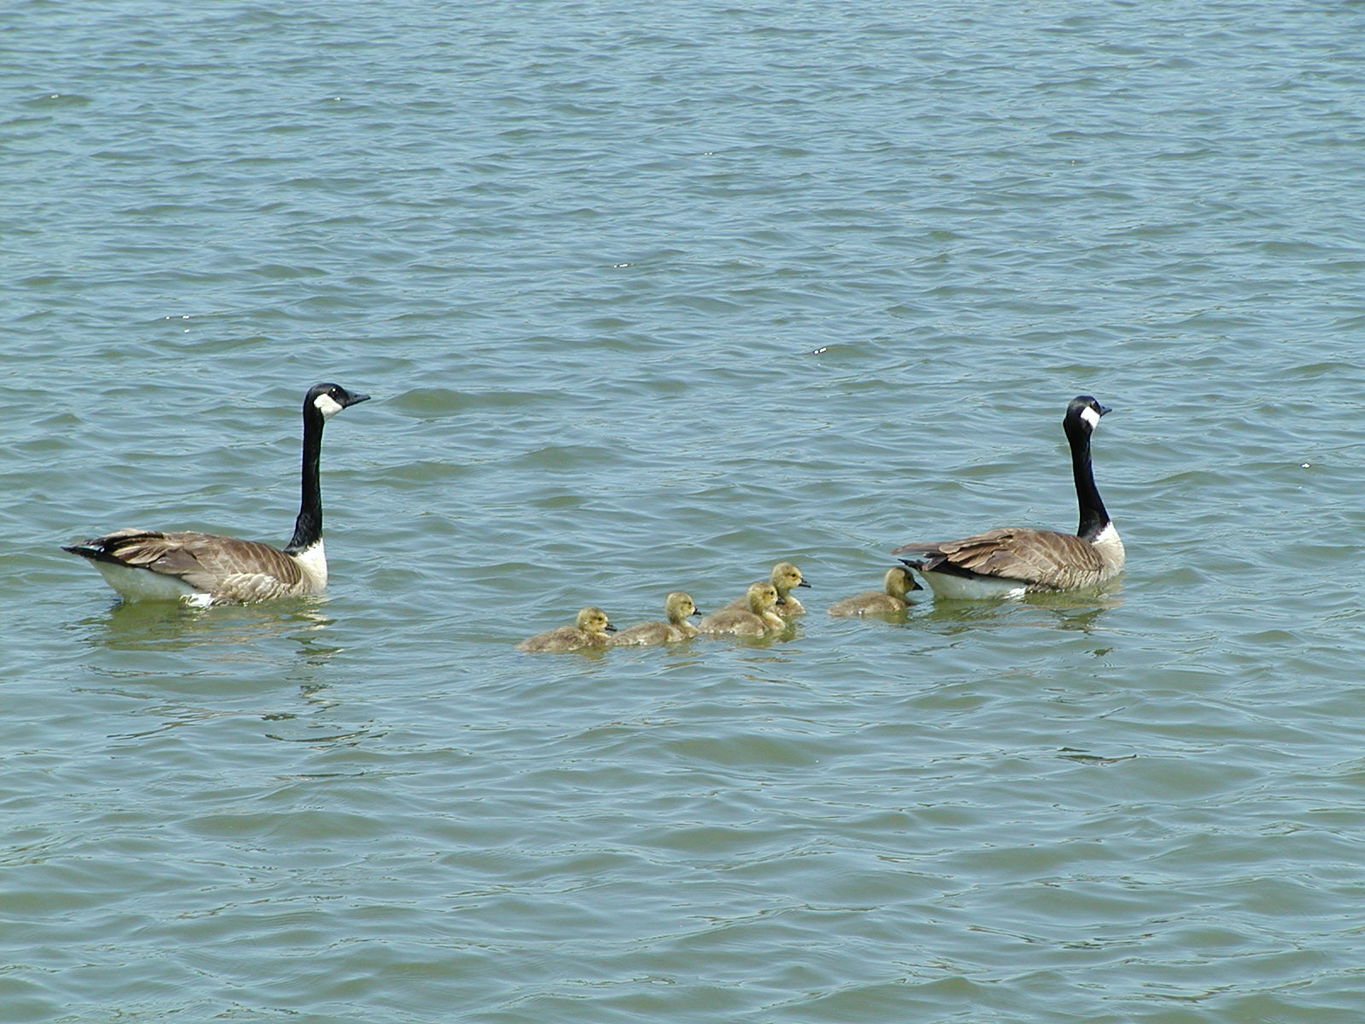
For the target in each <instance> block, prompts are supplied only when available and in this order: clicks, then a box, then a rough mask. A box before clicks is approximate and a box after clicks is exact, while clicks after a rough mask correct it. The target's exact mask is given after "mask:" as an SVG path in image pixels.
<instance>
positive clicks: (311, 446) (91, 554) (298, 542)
mask: <svg viewBox="0 0 1365 1024" xmlns="http://www.w3.org/2000/svg"><path fill="white" fill-rule="evenodd" d="M369 397H370V396H369V395H361V394H356V393H355V392H352V391H347V390H346V389H345V388H343V387H341V386H340V385H339V384H314V385H313V386H312V387H311V388H309V389H308V393H307V394H306V395H304V398H303V468H302V471H301V473H300V475H301V478H302V488H301V490H302V497H301V500H300V502H299V515H298V518H297V519H296V520H295V521H294V537H293V539H292V540H290V542H289V544H288V545H287V546H286V547H285V548H284V550H283V551H281V550H280V549H279V548H275V547H271V546H270V545H269V544H262V543H260V542H259V541H254V540H239V539H238V538H236V537H221V536H218V535H217V534H212V533H193V532H189V531H180V532H175V533H162V532H160V531H157V530H137V529H123V530H115V531H114V532H113V533H108V534H105V535H104V536H103V537H95V538H93V539H91V540H86V541H82V542H81V543H79V544H71V545H63V550H65V551H70V552H71V553H72V554H73V555H80V556H81V557H82V558H88V559H89V560H90V561H91V563H92V564H93V565H94V566H95V568H96V569H98V570H99V571H100V574H101V575H102V576H103V577H104V580H105V582H106V583H108V584H109V586H111V587H113V588H114V589H115V590H116V591H118V593H119V594H120V595H121V596H122V597H123V599H124V600H125V601H174V600H184V601H186V602H188V603H191V604H196V605H201V606H206V605H210V604H219V603H225V602H250V601H264V600H268V599H270V598H276V597H290V596H296V595H303V594H320V593H322V591H323V590H324V589H325V588H326V586H327V556H326V554H325V553H324V551H323V545H322V491H321V488H320V486H319V483H318V456H319V453H320V452H321V451H322V427H323V424H325V423H326V422H327V420H328V418H330V417H332V416H335V415H336V414H337V413H339V412H341V410H342V409H345V408H346V407H347V406H349V405H355V404H357V403H359V402H364V401H366V400H367V399H368V398H369Z"/></svg>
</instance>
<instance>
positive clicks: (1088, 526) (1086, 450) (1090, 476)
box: [1067, 430, 1109, 540]
mask: <svg viewBox="0 0 1365 1024" xmlns="http://www.w3.org/2000/svg"><path fill="white" fill-rule="evenodd" d="M1067 435H1068V437H1067V440H1069V441H1070V442H1071V475H1072V477H1073V478H1074V479H1075V481H1076V503H1077V505H1079V506H1080V513H1081V516H1080V523H1079V525H1078V526H1077V527H1076V536H1078V537H1084V538H1086V539H1087V540H1094V539H1095V538H1096V537H1097V536H1099V534H1100V531H1102V530H1103V529H1104V528H1105V527H1106V526H1108V525H1109V513H1108V512H1106V511H1105V508H1104V502H1103V501H1102V500H1100V489H1099V488H1098V487H1096V486H1095V472H1094V470H1093V469H1092V468H1091V466H1090V433H1089V432H1088V431H1085V430H1075V431H1071V430H1068V431H1067Z"/></svg>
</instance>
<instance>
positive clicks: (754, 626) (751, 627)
mask: <svg viewBox="0 0 1365 1024" xmlns="http://www.w3.org/2000/svg"><path fill="white" fill-rule="evenodd" d="M745 598H746V599H747V601H748V607H747V608H722V609H720V611H716V612H712V613H711V614H710V615H708V616H706V617H705V618H704V619H702V620H701V626H700V627H699V628H700V630H701V632H703V633H709V634H711V635H713V636H717V635H726V634H728V635H731V636H767V635H768V634H769V633H777V632H781V631H782V630H784V629H786V628H787V622H786V620H785V619H783V618H782V616H780V615H778V614H777V613H776V612H775V611H773V609H774V608H775V607H776V605H777V588H776V587H774V586H773V585H772V584H771V583H768V582H767V581H765V580H759V581H758V582H757V583H751V584H749V590H748V592H747V593H746V594H745Z"/></svg>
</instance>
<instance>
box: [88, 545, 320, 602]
mask: <svg viewBox="0 0 1365 1024" xmlns="http://www.w3.org/2000/svg"><path fill="white" fill-rule="evenodd" d="M83 547H86V548H87V549H92V548H93V549H97V550H98V554H97V555H95V556H94V557H97V558H98V559H99V560H100V561H106V562H114V563H116V564H118V565H126V566H128V567H130V568H134V569H149V570H151V571H152V572H157V573H162V574H163V575H166V576H175V577H178V578H179V579H182V580H184V581H185V582H186V583H188V584H189V585H190V586H192V587H194V588H195V589H196V590H202V591H204V592H206V593H216V592H218V591H219V590H220V589H221V587H222V584H223V582H224V581H225V580H228V579H230V578H233V577H257V578H259V577H269V578H270V579H273V580H276V581H278V582H279V584H281V585H283V587H286V588H288V587H293V586H296V585H297V584H298V583H299V582H300V581H301V580H302V579H303V573H302V571H301V570H300V568H299V565H298V563H297V562H296V561H295V560H294V559H292V558H290V557H289V556H288V555H286V554H285V553H284V552H283V551H281V550H279V549H278V548H274V547H271V546H270V545H269V544H262V543H261V542H260V541H254V540H239V539H238V538H236V537H223V536H219V535H218V534H213V533H195V532H191V531H178V532H172V533H163V532H161V531H159V530H116V531H115V532H113V533H110V534H107V535H105V536H103V537H100V538H98V539H96V540H93V541H86V543H85V545H83Z"/></svg>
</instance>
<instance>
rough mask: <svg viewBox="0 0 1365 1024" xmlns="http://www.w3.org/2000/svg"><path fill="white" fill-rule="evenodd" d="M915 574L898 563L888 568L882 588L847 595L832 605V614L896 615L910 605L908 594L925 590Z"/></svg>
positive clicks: (830, 608)
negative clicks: (851, 595) (850, 595)
mask: <svg viewBox="0 0 1365 1024" xmlns="http://www.w3.org/2000/svg"><path fill="white" fill-rule="evenodd" d="M923 589H924V588H923V587H921V586H920V585H919V583H918V582H916V580H915V577H914V575H913V574H912V573H911V572H910V570H909V569H907V568H905V566H902V565H897V566H894V567H892V568H890V569H887V570H886V579H885V581H884V588H883V589H882V590H868V591H865V592H864V593H861V594H855V595H854V596H853V597H846V598H844V599H843V600H842V601H836V602H835V603H834V604H832V605H830V607H829V613H830V614H831V615H888V614H891V615H894V614H896V613H897V612H903V611H905V609H906V608H908V607H910V602H909V600H908V599H907V597H906V595H907V594H909V592H910V591H912V590H923Z"/></svg>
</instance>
